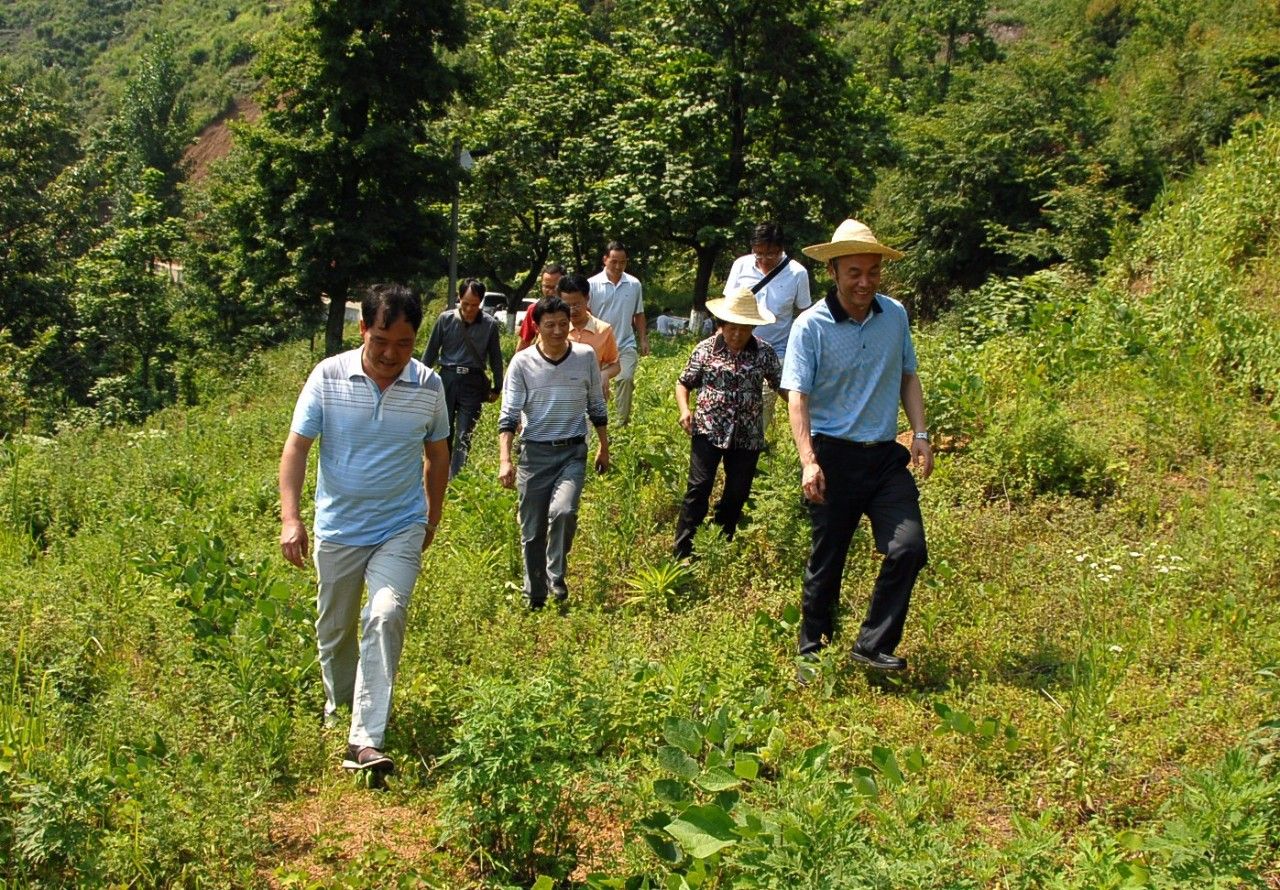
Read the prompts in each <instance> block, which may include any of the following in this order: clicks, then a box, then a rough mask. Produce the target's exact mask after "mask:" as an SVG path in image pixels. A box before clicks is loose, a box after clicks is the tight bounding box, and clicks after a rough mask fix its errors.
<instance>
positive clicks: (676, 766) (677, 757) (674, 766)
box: [658, 745, 702, 779]
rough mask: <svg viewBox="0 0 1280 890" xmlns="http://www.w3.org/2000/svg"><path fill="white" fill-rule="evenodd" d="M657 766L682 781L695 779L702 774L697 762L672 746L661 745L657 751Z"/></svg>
mask: <svg viewBox="0 0 1280 890" xmlns="http://www.w3.org/2000/svg"><path fill="white" fill-rule="evenodd" d="M658 766H660V767H662V768H663V769H664V770H666V771H667V772H669V773H671V774H672V775H675V776H679V777H680V778H682V779H696V778H697V777H698V774H699V773H700V772H702V768H701V767H699V766H698V761H696V760H694V759H693V758H692V757H690V756H689V755H688V754H686V753H685V752H684V751H682V750H681V749H679V748H677V747H675V746H674V745H663V746H662V747H661V748H659V749H658Z"/></svg>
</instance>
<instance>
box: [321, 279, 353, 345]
mask: <svg viewBox="0 0 1280 890" xmlns="http://www.w3.org/2000/svg"><path fill="white" fill-rule="evenodd" d="M348 290H349V289H348V288H347V287H345V286H343V287H340V288H334V289H333V292H331V293H330V294H329V318H328V320H327V321H326V322H325V326H324V354H325V356H326V357H328V356H331V355H337V354H338V353H339V352H341V351H342V329H343V327H344V326H345V325H346V323H347V291H348Z"/></svg>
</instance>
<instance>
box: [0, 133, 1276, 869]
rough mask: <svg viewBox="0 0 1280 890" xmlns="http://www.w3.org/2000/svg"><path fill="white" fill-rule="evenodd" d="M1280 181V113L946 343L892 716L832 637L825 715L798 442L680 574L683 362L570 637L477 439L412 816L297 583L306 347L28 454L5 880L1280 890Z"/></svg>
mask: <svg viewBox="0 0 1280 890" xmlns="http://www.w3.org/2000/svg"><path fill="white" fill-rule="evenodd" d="M1278 167H1280V120H1277V119H1275V118H1274V117H1262V118H1259V119H1258V120H1256V121H1254V122H1250V123H1248V124H1247V125H1245V126H1243V127H1241V128H1240V130H1239V132H1238V134H1237V136H1236V138H1235V139H1234V140H1233V141H1232V142H1231V144H1230V145H1228V146H1227V147H1226V148H1225V149H1223V150H1222V151H1221V152H1219V153H1217V154H1216V155H1215V156H1214V157H1213V158H1212V163H1211V165H1210V166H1209V167H1208V168H1206V169H1205V170H1204V171H1203V172H1202V173H1200V174H1198V175H1196V176H1194V177H1193V178H1191V179H1190V180H1189V181H1188V182H1187V183H1186V184H1185V185H1184V186H1182V187H1181V188H1179V189H1178V190H1176V191H1174V192H1171V193H1170V194H1169V195H1168V197H1167V198H1166V199H1165V200H1164V201H1162V203H1161V204H1160V207H1159V209H1158V211H1157V212H1156V213H1155V214H1153V215H1152V217H1151V219H1150V220H1148V221H1147V222H1145V223H1144V224H1143V225H1142V226H1140V227H1139V229H1138V231H1137V232H1136V233H1135V235H1134V237H1133V238H1132V240H1131V244H1130V246H1129V247H1128V248H1126V249H1125V250H1124V251H1122V252H1120V253H1118V254H1117V255H1116V256H1115V257H1113V258H1112V260H1111V261H1110V262H1109V264H1108V265H1107V267H1106V270H1105V272H1106V274H1104V275H1103V276H1102V278H1101V280H1100V281H1099V282H1097V283H1094V282H1090V281H1089V280H1088V279H1086V278H1084V277H1082V276H1080V275H1078V274H1077V273H1073V272H1071V271H1070V270H1053V271H1049V272H1041V273H1038V274H1037V275H1035V276H1032V277H1030V278H1024V279H1016V278H1015V279H1007V280H997V281H993V282H991V283H989V284H988V285H987V286H985V287H984V288H983V289H982V290H979V291H975V292H974V293H972V294H970V295H966V296H965V297H964V298H963V302H961V304H960V305H959V306H958V307H957V309H956V310H955V311H954V312H952V313H950V314H948V315H946V316H945V317H944V318H942V319H941V320H940V321H939V322H938V323H937V324H934V325H930V326H927V327H925V328H924V329H922V330H921V331H920V332H919V335H918V344H917V345H918V350H919V352H920V355H921V373H922V377H923V378H924V382H925V386H926V392H927V393H928V396H929V403H930V406H931V411H932V416H933V417H934V418H935V420H936V421H937V423H939V424H941V425H942V426H943V427H945V429H946V430H947V431H948V433H949V434H950V435H952V436H954V437H955V438H956V441H955V442H954V445H955V450H953V451H950V452H948V453H946V454H944V455H943V456H942V457H941V460H940V462H939V467H938V469H937V471H936V472H935V474H934V476H933V477H932V478H931V479H930V480H929V481H928V482H927V483H925V484H924V485H923V487H922V491H923V508H924V511H925V514H926V522H927V527H928V529H929V533H930V550H931V565H930V567H929V568H927V569H926V573H925V575H924V576H922V579H921V584H920V586H919V587H918V588H917V592H916V596H915V598H914V602H913V609H912V616H911V618H910V619H909V622H908V630H907V638H906V641H905V643H904V646H903V648H902V651H903V652H904V654H906V655H908V656H909V657H910V659H911V662H912V668H911V671H910V672H909V674H908V675H907V676H906V677H905V678H903V679H902V680H901V681H900V682H888V683H882V682H879V681H872V680H868V679H867V678H865V676H864V675H863V674H862V673H861V672H859V671H856V670H853V669H852V668H851V666H850V664H849V662H848V659H847V651H846V647H847V644H848V642H849V640H848V637H847V636H846V638H845V639H844V641H843V644H842V645H840V646H837V647H835V651H834V652H832V653H831V655H830V656H829V657H828V659H827V660H826V661H825V662H824V664H823V667H822V676H821V680H820V682H818V683H816V684H814V685H813V686H811V687H810V688H808V689H805V690H799V689H797V688H796V687H795V686H794V683H793V681H792V679H791V678H792V676H793V674H794V664H793V662H792V652H793V648H794V633H795V627H794V622H795V619H796V614H795V610H794V606H795V604H796V603H797V601H798V595H799V594H798V590H799V584H798V580H799V573H800V570H801V567H802V564H803V559H804V555H805V549H806V547H807V524H806V522H805V520H804V517H803V513H802V511H801V510H800V509H799V506H798V496H797V484H796V478H795V477H796V470H795V467H796V463H795V455H794V450H793V449H792V448H791V447H790V445H789V443H788V441H787V436H786V435H785V432H784V430H783V429H782V426H781V424H780V423H779V424H778V426H777V427H776V428H775V429H774V430H773V435H774V440H775V444H776V447H775V449H774V450H773V451H772V452H771V453H770V454H769V455H768V456H766V458H765V459H764V460H763V461H762V472H761V476H760V477H759V478H758V480H757V484H756V489H755V491H756V493H755V497H754V503H753V507H752V510H751V514H750V516H751V521H750V525H749V526H748V527H747V528H745V529H744V530H742V531H741V532H740V533H739V536H738V538H737V539H736V540H735V541H734V542H733V543H732V544H725V543H724V542H723V541H721V540H718V539H716V538H715V537H714V536H713V535H707V536H706V537H705V538H702V539H700V540H699V542H698V549H699V552H700V553H702V554H703V559H702V560H701V561H699V562H698V563H697V564H695V565H694V567H693V568H692V569H685V568H682V567H679V566H673V565H671V564H670V563H669V562H667V560H666V554H667V552H668V549H669V546H670V535H671V532H672V523H673V520H674V516H675V511H676V509H677V504H678V499H679V495H680V492H681V490H682V486H683V473H684V468H685V466H686V460H687V453H686V449H687V442H686V440H685V438H684V436H683V434H681V433H680V432H679V430H678V428H677V426H676V424H675V414H674V409H673V407H672V402H671V394H670V389H671V386H672V381H673V379H674V377H675V374H676V373H677V371H678V368H679V367H680V366H681V364H682V362H683V358H684V354H685V350H686V349H687V348H688V346H689V343H688V341H662V342H661V343H659V344H658V349H657V355H655V356H654V357H653V358H652V359H650V360H647V361H646V363H645V364H643V365H642V370H641V373H640V375H639V378H638V392H637V400H636V409H635V413H636V419H635V421H634V422H633V425H632V426H631V427H629V428H628V429H626V430H625V431H623V432H622V433H621V434H620V435H619V437H618V441H617V443H616V454H615V467H614V469H613V470H611V472H610V473H609V474H608V475H606V476H604V477H601V478H599V479H593V480H592V481H591V482H590V483H589V484H588V486H587V489H586V492H585V495H584V500H583V508H584V512H583V515H582V521H581V526H580V532H579V538H578V541H577V543H576V545H575V557H576V558H575V560H574V563H573V568H574V574H573V575H572V576H571V578H570V583H571V585H572V602H573V607H572V609H571V610H570V612H569V614H568V615H566V616H558V615H554V614H547V613H539V614H536V615H530V614H528V613H527V612H526V611H525V610H524V609H523V608H522V607H521V605H520V603H519V593H518V589H517V586H516V580H517V579H518V576H519V548H518V540H517V532H516V528H515V523H514V516H513V514H514V495H513V494H512V493H510V492H507V491H504V490H502V489H500V488H499V487H498V486H497V485H496V484H495V482H494V475H495V471H496V454H495V452H496V448H495V445H494V440H495V439H496V434H495V429H494V424H495V418H494V412H493V411H492V410H490V411H489V412H487V413H486V415H485V417H484V418H483V420H482V424H481V429H480V432H479V433H478V436H477V440H476V441H477V446H476V447H475V449H474V450H473V452H472V457H471V464H470V465H469V467H468V469H467V471H466V472H464V473H463V474H462V475H461V476H460V477H459V478H458V479H457V480H456V482H455V483H454V484H453V485H452V486H451V492H450V501H449V504H448V506H447V508H446V519H445V523H444V526H443V527H442V529H441V534H440V537H439V539H438V541H437V543H436V544H435V545H434V546H433V548H432V549H431V550H430V551H429V552H428V557H427V565H426V567H425V568H424V571H423V579H422V583H421V584H420V585H419V588H418V590H417V591H416V593H415V601H414V604H413V607H412V610H411V618H410V621H411V627H410V629H409V633H408V637H407V643H406V649H405V654H404V662H403V670H402V675H401V679H400V684H399V689H398V691H397V705H396V711H395V713H394V715H393V720H392V735H391V737H390V738H389V745H390V747H391V748H392V749H393V750H394V751H396V752H397V753H398V754H399V755H400V760H401V762H402V763H404V764H405V768H404V769H403V770H402V772H401V774H400V776H399V777H398V778H397V779H396V780H395V781H394V784H393V786H392V788H391V790H390V791H389V792H387V793H385V794H374V793H372V792H370V791H368V790H366V789H361V788H356V787H353V786H352V784H351V782H350V780H349V779H348V778H346V777H343V776H339V775H337V771H336V770H335V768H334V762H333V756H334V753H335V752H336V751H337V750H338V748H339V747H340V746H341V744H342V742H343V740H342V738H341V737H340V735H341V733H333V732H326V731H325V730H324V729H322V727H321V725H320V722H319V720H318V714H319V710H320V703H321V691H320V688H319V683H318V679H317V678H316V676H315V672H314V668H313V667H312V666H311V658H312V648H311V647H312V645H313V644H312V642H311V640H310V631H309V628H308V626H307V625H308V621H309V617H310V609H311V603H310V601H311V597H312V593H311V590H310V585H309V579H308V578H307V576H306V575H305V574H304V573H297V572H292V571H286V568H285V566H283V564H282V563H281V561H280V560H279V558H278V557H277V556H276V554H275V550H276V547H275V538H276V535H277V533H278V528H277V522H278V518H277V515H276V494H275V481H274V475H275V464H276V459H277V456H278V453H279V446H280V442H281V441H282V439H283V435H284V432H285V427H286V425H287V418H288V416H289V411H290V408H291V405H292V402H293V398H294V395H295V393H296V389H297V387H298V386H299V385H300V383H301V381H302V379H303V377H304V375H305V374H306V372H307V370H308V369H309V368H310V366H311V364H312V363H313V361H314V360H315V358H316V356H315V355H312V354H309V352H308V351H307V349H306V348H305V344H302V343H295V344H292V345H289V346H287V347H284V348H281V349H277V350H273V351H270V352H262V353H258V354H256V355H255V356H254V357H253V358H252V359H250V360H249V361H247V362H244V363H243V364H242V365H241V366H239V367H238V368H237V369H236V370H235V372H234V373H232V374H228V373H225V372H222V371H217V370H215V369H212V368H201V369H198V371H197V376H196V377H195V379H194V381H193V385H194V386H196V387H197V388H198V390H199V391H200V393H201V394H202V404H200V405H198V406H195V407H191V408H187V409H176V408H170V409H167V410H165V411H161V412H159V413H157V414H155V415H154V416H153V417H152V418H151V419H150V420H149V421H148V422H147V423H146V424H145V425H142V426H121V427H118V428H114V429H104V430H94V431H87V430H86V431H79V432H76V431H69V432H67V433H65V434H63V435H60V436H58V437H56V438H55V439H52V440H47V441H46V440H39V439H34V438H23V437H18V438H12V439H9V440H6V441H5V442H4V443H3V452H2V454H3V457H4V469H3V472H2V473H0V515H3V517H4V521H3V524H0V572H3V576H4V577H5V579H6V582H7V583H6V593H5V594H3V595H2V596H0V614H3V616H4V622H5V626H6V627H11V628H17V629H20V631H19V632H16V633H12V634H9V635H6V637H5V639H4V640H2V641H0V665H4V666H5V677H6V681H5V683H4V685H3V686H0V849H2V850H3V855H2V856H0V863H3V864H0V878H2V879H3V880H4V881H6V882H7V883H10V884H13V885H17V886H22V885H37V884H38V885H43V886H50V885H52V886H57V885H66V886H71V885H75V886H84V885H106V884H130V883H136V884H143V885H165V884H180V885H184V886H255V885H274V886H304V887H312V886H315V887H328V886H333V887H339V886H375V885H376V886H391V885H394V884H397V883H399V884H401V885H409V886H412V885H414V884H415V883H417V884H421V885H426V886H449V887H457V886H512V885H523V886H528V885H530V884H532V883H533V882H534V881H535V879H537V878H538V876H539V875H542V876H544V878H545V880H543V883H542V884H541V885H540V886H543V887H546V886H554V885H556V884H558V885H560V886H568V885H577V886H583V885H586V886H592V887H600V888H605V887H643V886H648V887H686V886H687V887H694V886H702V887H729V886H733V887H745V886H759V887H770V886H827V887H851V888H853V887H857V888H862V887H896V886H913V887H937V888H944V887H945V888H969V887H973V888H978V887H993V886H995V887H1008V888H1014V887H1026V888H1030V887H1054V888H1081V890H1083V888H1096V887H1117V888H1118V887H1142V886H1151V887H1168V888H1172V887H1178V888H1203V887H1222V888H1226V887H1246V886H1266V885H1267V883H1268V882H1270V881H1274V878H1275V875H1276V873H1277V869H1278V867H1280V866H1278V850H1277V839H1278V838H1280V803H1278V802H1280V777H1278V776H1277V773H1276V766H1275V760H1274V753H1275V751H1276V745H1277V736H1276V727H1275V721H1276V718H1277V716H1278V715H1277V707H1278V705H1280V685H1277V670H1278V667H1277V666H1278V665H1280V642H1278V640H1280V635H1277V633H1276V620H1275V615H1276V612H1277V609H1276V607H1277V591H1280V535H1277V529H1276V524H1275V521H1274V516H1275V512H1276V510H1277V508H1280V473H1278V472H1277V467H1280V436H1277V435H1276V433H1277V425H1278V424H1280V417H1277V415H1276V410H1275V408H1274V405H1273V402H1272V398H1273V396H1274V393H1275V382H1276V380H1277V369H1280V352H1278V351H1277V350H1276V348H1275V342H1276V341H1275V336H1276V335H1275V334H1274V331H1275V325H1274V323H1273V322H1274V318H1275V315H1274V313H1275V301H1274V295H1275V290H1274V283H1273V278H1274V272H1275V270H1276V268H1277V262H1280V260H1278V259H1277V258H1278V257H1280V232H1277V231H1276V229H1275V227H1274V225H1273V221H1274V220H1275V219H1276V218H1278V217H1280V190H1277V189H1275V188H1274V186H1273V184H1272V180H1271V179H1270V178H1269V177H1274V175H1275V173H1274V171H1275V170H1276V169H1278ZM436 308H439V307H438V304H437V306H436ZM1269 322H1270V323H1269ZM854 549H855V554H854V556H853V557H852V558H851V561H850V568H849V577H848V578H847V583H846V588H845V589H846V591H848V592H849V594H850V597H851V599H850V602H851V603H853V604H854V606H855V608H854V611H855V612H856V611H857V609H856V603H857V602H858V601H859V597H860V596H861V595H862V593H861V592H862V591H864V590H865V589H866V586H867V582H868V580H869V578H870V576H871V574H873V572H874V569H875V564H874V556H873V552H872V548H871V546H870V543H869V541H868V540H867V539H866V537H865V536H863V535H860V536H859V537H858V538H857V539H856V541H855V548H854ZM369 824H380V825H382V829H381V830H380V831H376V832H374V833H372V834H370V833H369V832H368V831H366V830H365V827H366V826H367V825H369Z"/></svg>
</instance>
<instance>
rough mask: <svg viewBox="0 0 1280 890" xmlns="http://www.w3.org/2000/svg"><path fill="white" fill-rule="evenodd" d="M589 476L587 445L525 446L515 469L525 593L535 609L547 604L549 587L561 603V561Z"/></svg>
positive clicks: (563, 588)
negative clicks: (518, 495) (584, 483)
mask: <svg viewBox="0 0 1280 890" xmlns="http://www.w3.org/2000/svg"><path fill="white" fill-rule="evenodd" d="M586 474H587V445H586V443H585V442H583V443H580V444H577V445H540V444H538V443H537V442H524V443H522V444H521V447H520V462H519V464H518V465H517V466H516V490H517V491H518V492H519V493H520V543H521V544H522V545H523V546H524V595H525V597H526V598H527V599H528V600H529V604H530V605H533V606H541V605H542V604H543V603H545V602H546V601H547V589H548V587H549V588H550V589H551V591H552V592H553V593H554V594H555V596H556V597H557V598H559V599H562V598H563V597H564V596H565V594H566V592H567V590H568V588H567V586H566V584H565V580H564V573H565V559H566V557H567V556H568V555H569V548H570V547H572V546H573V536H574V533H575V532H576V531H577V530H578V501H579V499H580V498H581V497H582V483H583V480H584V479H585V478H586Z"/></svg>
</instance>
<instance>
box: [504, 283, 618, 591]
mask: <svg viewBox="0 0 1280 890" xmlns="http://www.w3.org/2000/svg"><path fill="white" fill-rule="evenodd" d="M530 311H531V312H532V313H533V319H534V322H535V323H536V324H537V326H538V339H537V340H536V341H535V343H534V345H533V346H532V347H531V348H529V349H525V350H522V351H520V352H518V353H516V354H515V355H514V356H513V357H512V359H511V366H510V368H508V369H507V379H506V382H505V383H504V384H503V387H502V413H501V415H500V416H499V418H498V461H499V466H498V481H499V482H501V483H502V485H503V486H504V487H506V488H513V487H514V488H516V489H517V490H518V491H519V493H520V500H519V513H520V541H521V544H522V545H523V548H524V594H525V598H526V599H527V600H528V602H529V607H530V608H531V609H541V608H542V607H543V606H544V605H546V602H547V594H548V592H550V593H551V594H552V595H554V596H555V598H556V600H557V601H559V602H564V601H565V600H567V599H568V597H569V586H568V584H567V583H566V581H565V572H566V561H567V558H568V556H569V548H570V547H572V546H573V536H574V533H575V532H576V531H577V528H578V501H579V499H580V498H581V497H582V485H583V482H584V481H585V479H586V465H587V418H588V417H589V418H590V420H591V424H592V426H594V427H595V428H596V436H597V438H598V440H599V445H598V446H597V448H596V459H595V466H596V472H598V473H603V472H604V471H605V470H607V469H608V468H609V430H608V426H607V425H608V414H607V413H606V409H605V403H604V389H603V387H602V385H601V382H600V364H599V362H598V361H597V359H596V353H595V350H593V349H592V348H591V347H590V346H586V345H584V344H581V343H574V342H572V341H570V340H569V324H570V322H569V307H568V305H566V304H565V302H564V301H563V300H561V299H560V298H559V297H543V298H542V299H541V300H539V301H538V302H537V303H535V304H534V307H533V309H531V310H530ZM517 427H522V429H523V433H522V434H521V435H522V440H521V448H520V464H519V469H518V470H517V468H516V466H515V465H514V464H513V463H512V459H511V451H512V446H513V444H514V442H515V434H516V428H517Z"/></svg>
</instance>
